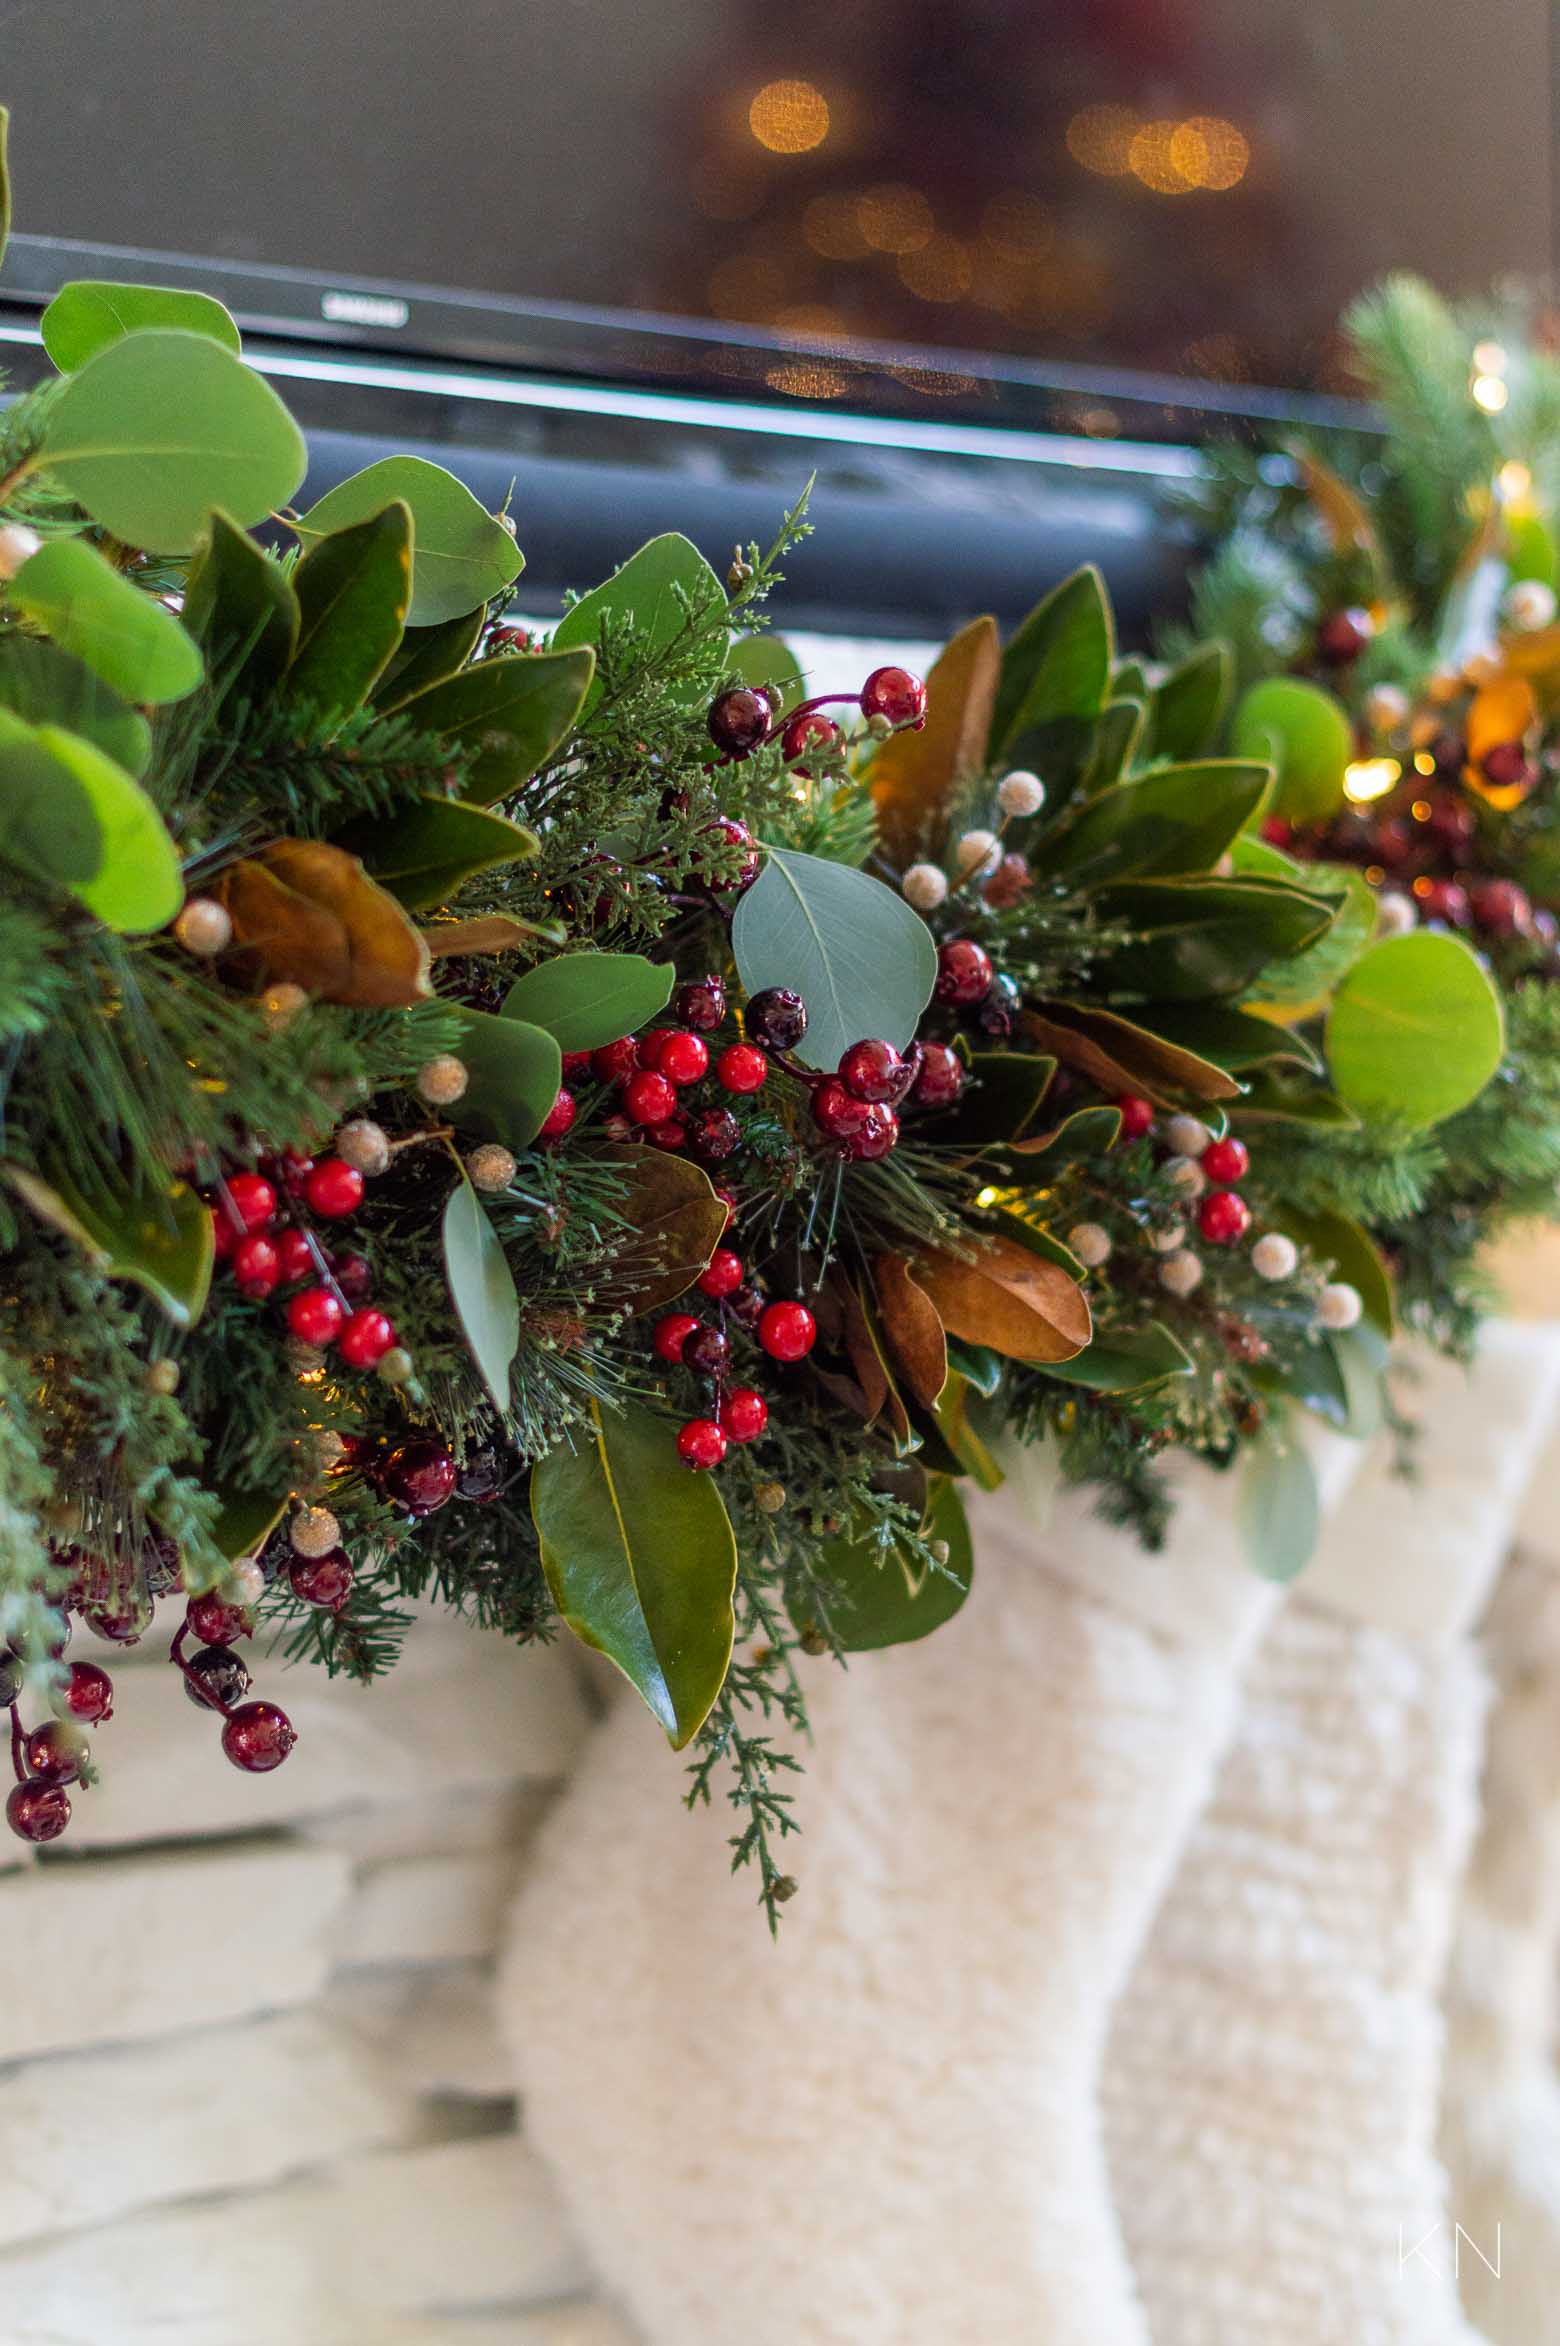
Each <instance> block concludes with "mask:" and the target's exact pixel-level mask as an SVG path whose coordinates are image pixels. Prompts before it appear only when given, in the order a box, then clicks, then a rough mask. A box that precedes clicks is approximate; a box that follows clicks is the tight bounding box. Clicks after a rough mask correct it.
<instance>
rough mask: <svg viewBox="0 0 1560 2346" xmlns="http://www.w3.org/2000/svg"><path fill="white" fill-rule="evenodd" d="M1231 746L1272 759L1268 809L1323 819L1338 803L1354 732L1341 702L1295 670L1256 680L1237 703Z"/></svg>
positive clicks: (1299, 818)
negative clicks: (1272, 773) (1292, 673)
mask: <svg viewBox="0 0 1560 2346" xmlns="http://www.w3.org/2000/svg"><path fill="white" fill-rule="evenodd" d="M1230 747H1231V749H1232V750H1234V752H1235V754H1236V756H1237V757H1246V758H1269V759H1271V760H1272V763H1273V766H1274V770H1275V777H1276V778H1275V785H1274V793H1273V804H1272V812H1273V813H1274V814H1275V815H1282V816H1283V817H1284V819H1285V820H1286V821H1287V822H1291V823H1312V822H1323V821H1325V820H1326V818H1327V817H1328V816H1329V815H1333V814H1336V813H1337V811H1338V809H1339V807H1340V806H1342V804H1343V775H1344V768H1345V767H1346V766H1347V765H1348V763H1349V760H1350V758H1351V757H1352V756H1353V755H1354V734H1353V731H1352V729H1351V727H1350V724H1349V719H1348V713H1347V711H1346V710H1345V709H1344V707H1343V705H1342V703H1341V702H1340V701H1338V700H1335V699H1334V697H1333V695H1332V694H1331V693H1330V692H1324V691H1323V690H1322V688H1321V686H1320V685H1319V684H1307V683H1306V682H1305V680H1304V679H1303V678H1302V677H1299V676H1267V677H1264V678H1263V679H1262V681H1261V683H1260V684H1254V685H1253V686H1252V687H1251V689H1250V691H1249V692H1247V693H1245V694H1244V695H1243V696H1242V698H1241V701H1240V703H1239V705H1238V707H1237V708H1236V711H1235V715H1234V719H1233V721H1232V722H1231V725H1230Z"/></svg>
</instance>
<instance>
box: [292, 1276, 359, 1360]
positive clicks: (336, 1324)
mask: <svg viewBox="0 0 1560 2346" xmlns="http://www.w3.org/2000/svg"><path fill="white" fill-rule="evenodd" d="M346 1316H347V1315H346V1313H345V1312H344V1311H343V1309H342V1307H341V1304H340V1302H339V1300H338V1299H337V1297H336V1296H334V1295H333V1294H332V1293H331V1291H330V1289H329V1288H328V1287H304V1288H301V1289H300V1290H299V1292H298V1293H297V1294H296V1295H295V1296H293V1297H292V1298H291V1300H290V1301H289V1303H288V1306H287V1325H288V1327H289V1328H290V1329H291V1330H292V1333H293V1334H294V1335H295V1336H296V1337H297V1339H298V1341H299V1343H300V1344H313V1345H316V1346H324V1345H326V1344H329V1343H330V1342H331V1341H332V1339H333V1338H334V1337H335V1336H337V1335H338V1334H339V1333H340V1330H341V1323H342V1321H343V1320H344V1319H345V1318H346Z"/></svg>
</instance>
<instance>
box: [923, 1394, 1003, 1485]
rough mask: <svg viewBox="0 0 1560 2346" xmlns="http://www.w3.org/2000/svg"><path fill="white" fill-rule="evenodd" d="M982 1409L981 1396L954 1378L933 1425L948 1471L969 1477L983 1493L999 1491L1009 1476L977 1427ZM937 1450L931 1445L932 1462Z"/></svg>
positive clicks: (933, 1420)
mask: <svg viewBox="0 0 1560 2346" xmlns="http://www.w3.org/2000/svg"><path fill="white" fill-rule="evenodd" d="M978 1407H979V1396H978V1394H977V1393H976V1392H975V1389H974V1387H973V1386H971V1385H968V1384H966V1382H965V1380H964V1379H963V1377H955V1376H951V1377H950V1378H949V1379H948V1382H947V1384H946V1386H945V1387H944V1388H943V1394H942V1398H941V1400H940V1401H939V1402H938V1404H937V1409H936V1414H935V1416H934V1417H933V1419H932V1424H933V1427H934V1429H935V1432H936V1435H937V1442H938V1445H940V1447H941V1449H942V1450H943V1452H945V1453H946V1456H947V1460H948V1466H947V1471H948V1472H951V1473H956V1474H967V1475H968V1476H969V1477H970V1479H971V1481H972V1482H973V1483H974V1485H975V1487H976V1489H977V1490H980V1491H998V1490H1000V1489H1001V1488H1002V1485H1003V1484H1004V1482H1006V1480H1007V1473H1006V1470H1005V1468H1004V1467H1002V1466H1001V1465H1000V1464H999V1462H998V1460H997V1458H996V1456H995V1454H994V1452H993V1451H992V1450H991V1448H990V1446H989V1444H988V1443H987V1441H986V1437H985V1435H984V1434H983V1433H982V1432H981V1430H980V1428H979V1427H978V1426H977V1425H976V1424H975V1422H974V1419H973V1417H972V1414H971V1413H972V1411H974V1410H975V1409H977V1408H978ZM933 1454H934V1453H933V1446H932V1445H931V1444H928V1445H927V1457H928V1460H929V1461H930V1459H931V1458H932V1457H933Z"/></svg>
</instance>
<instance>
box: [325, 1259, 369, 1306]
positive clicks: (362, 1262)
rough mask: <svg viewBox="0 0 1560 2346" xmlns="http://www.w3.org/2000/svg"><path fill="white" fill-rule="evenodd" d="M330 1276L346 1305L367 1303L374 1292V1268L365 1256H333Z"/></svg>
mask: <svg viewBox="0 0 1560 2346" xmlns="http://www.w3.org/2000/svg"><path fill="white" fill-rule="evenodd" d="M328 1259H329V1262H330V1275H331V1277H332V1278H333V1279H334V1280H335V1282H336V1285H337V1286H338V1287H339V1288H340V1289H341V1292H342V1294H343V1295H344V1296H345V1297H346V1299H347V1301H348V1303H367V1301H368V1299H369V1297H370V1296H371V1295H372V1294H373V1292H374V1266H373V1264H372V1263H371V1262H370V1261H369V1259H368V1257H367V1255H366V1254H333V1255H331V1256H330V1257H329V1258H328Z"/></svg>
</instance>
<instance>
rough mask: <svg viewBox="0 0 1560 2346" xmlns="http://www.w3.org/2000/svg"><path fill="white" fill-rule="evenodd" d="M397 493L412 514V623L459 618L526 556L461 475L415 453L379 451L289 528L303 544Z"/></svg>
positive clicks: (516, 571) (512, 574)
mask: <svg viewBox="0 0 1560 2346" xmlns="http://www.w3.org/2000/svg"><path fill="white" fill-rule="evenodd" d="M396 499H399V500H400V502H401V503H403V504H404V505H407V506H408V507H410V509H411V516H412V545H413V549H414V550H413V556H412V599H411V602H410V604H409V606H408V608H407V618H408V620H409V621H410V623H411V625H412V626H414V627H438V626H441V625H442V624H443V623H444V621H446V620H450V619H463V618H464V617H465V616H466V614H467V613H468V612H470V611H480V610H481V608H482V606H483V605H484V604H485V603H490V602H491V601H492V599H493V597H494V596H495V595H498V594H502V593H503V590H504V588H505V587H506V586H508V585H509V583H510V581H511V580H512V579H515V578H518V577H519V575H520V572H521V570H522V569H523V568H524V564H525V558H524V556H523V555H522V554H521V552H520V549H519V547H518V546H517V545H516V544H515V541H514V539H513V538H512V537H511V536H510V534H509V532H508V530H506V529H505V527H504V525H503V523H502V522H500V521H496V520H495V519H494V517H493V515H492V514H491V513H489V512H488V510H487V508H486V506H485V505H479V504H478V502H477V500H476V498H475V497H473V495H472V493H471V491H470V490H469V489H468V488H467V486H466V484H465V482H464V481H459V480H457V479H456V478H455V475H454V474H453V473H452V472H446V471H445V469H444V467H443V465H442V464H429V463H428V461H427V459H426V458H425V457H421V456H386V457H383V458H381V460H380V461H379V463H378V464H371V465H369V466H368V467H367V468H366V469H365V470H364V471H362V472H355V473H353V474H352V476H351V478H350V479H348V480H344V481H339V482H338V483H337V485H336V487H335V488H334V489H328V490H327V491H326V493H325V495H324V496H323V497H321V498H320V500H319V502H318V503H317V504H315V505H311V506H310V507H309V510H308V512H307V513H303V514H300V515H299V517H298V519H297V520H296V521H295V522H294V523H293V525H292V526H293V529H294V531H295V532H296V534H297V536H298V539H299V542H300V543H301V544H302V545H303V546H304V547H306V548H307V547H309V546H312V545H313V544H314V543H315V542H316V540H318V539H320V538H323V537H328V536H329V535H330V533H331V531H332V530H340V529H346V528H348V527H349V526H350V525H351V524H352V523H353V522H359V521H369V520H371V519H372V518H373V516H374V515H375V514H376V513H382V512H383V511H384V509H385V507H386V506H387V505H389V504H390V503H392V502H393V501H394V500H396Z"/></svg>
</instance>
